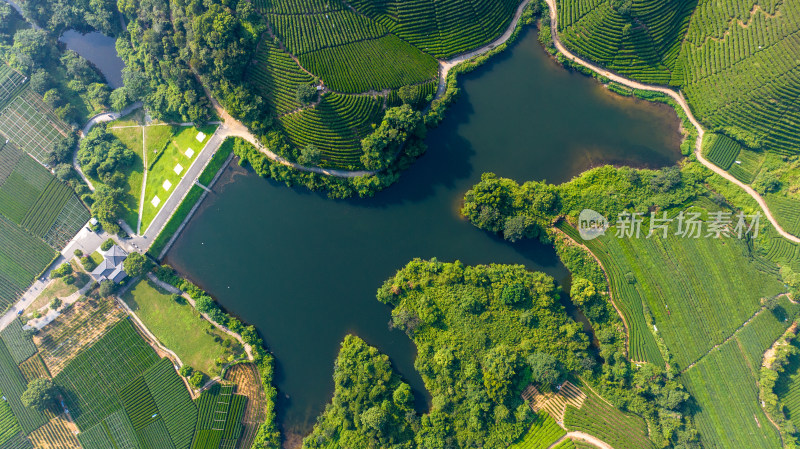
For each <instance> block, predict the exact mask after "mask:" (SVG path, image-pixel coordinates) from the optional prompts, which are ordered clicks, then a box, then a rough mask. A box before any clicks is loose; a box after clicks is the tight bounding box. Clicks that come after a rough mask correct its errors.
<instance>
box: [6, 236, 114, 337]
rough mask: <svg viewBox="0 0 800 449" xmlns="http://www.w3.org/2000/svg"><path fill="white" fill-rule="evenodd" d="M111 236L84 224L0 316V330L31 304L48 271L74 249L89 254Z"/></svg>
mask: <svg viewBox="0 0 800 449" xmlns="http://www.w3.org/2000/svg"><path fill="white" fill-rule="evenodd" d="M110 237H111V236H110V235H109V234H107V233H105V232H102V233H100V234H98V233H96V232H92V231H89V230H87V229H86V226H84V227H82V228H81V230H80V231H79V232H78V233H77V234H76V235H75V237H73V238H72V240H70V242H69V243H67V246H65V247H64V249H63V250H61V255H60V256H59V257H58V258H57V259H56V260H55V261H54V262H53V263H51V264H50V266H49V267H48V268H47V270H46V271H45V272H44V274H43V275H42V276H40V277H39V279H36V280H35V281H34V282H33V284H32V285H31V286H30V287H29V288H28V290H26V291H25V293H23V294H22V297H21V298H20V299H19V301H17V303H16V304H15V305H13V306H11V308H10V309H8V311H6V313H4V314H3V316H1V317H0V330H3V329H5V328H6V327H7V326H8V325H9V324H11V322H12V321H14V319H16V318H17V314H18V313H19V312H20V311H23V310H25V309H27V308H28V307H30V305H31V304H33V301H35V300H36V298H38V297H39V295H40V294H41V293H42V291H43V290H44V289H45V288H46V287H47V284H48V283H49V282H50V272H51V271H52V270H53V269H55V268H58V267H59V266H60V265H61V264H63V263H64V262H69V261H70V260H72V259H73V258H74V257H75V250H76V249H80V250H81V251H83V253H84V254H91V253H93V252H94V251H96V250H97V248H99V247H100V245H101V244H102V243H103V242H104V241H105V240H107V239H108V238H110Z"/></svg>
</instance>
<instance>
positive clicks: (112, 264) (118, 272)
mask: <svg viewBox="0 0 800 449" xmlns="http://www.w3.org/2000/svg"><path fill="white" fill-rule="evenodd" d="M100 254H102V255H103V261H102V262H100V263H99V264H98V265H97V267H96V268H95V269H94V270H92V273H91V275H92V277H93V278H94V279H95V280H97V282H100V281H104V280H106V279H108V280H111V281H113V282H116V283H119V282H121V281H122V280H123V279H125V278H126V277H128V274H127V273H125V269H124V268H123V267H122V262H124V261H125V259H127V258H128V253H126V252H125V250H123V249H122V248H120V247H119V246H117V245H114V246H112V247H111V248H109V249H108V251H105V252H103V251H101V252H100Z"/></svg>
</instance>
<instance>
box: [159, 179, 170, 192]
mask: <svg viewBox="0 0 800 449" xmlns="http://www.w3.org/2000/svg"><path fill="white" fill-rule="evenodd" d="M161 187H163V188H164V190H166V191H167V192H169V189H171V188H172V183H171V182H169V179H165V180H164V184H161Z"/></svg>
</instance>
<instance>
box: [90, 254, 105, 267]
mask: <svg viewBox="0 0 800 449" xmlns="http://www.w3.org/2000/svg"><path fill="white" fill-rule="evenodd" d="M89 258H90V259H92V260H93V261H94V263H96V264H97V265H100V262H102V261H103V256H102V255H101V254H100V253H99V252H97V251H95V252H93V253H92V254H89Z"/></svg>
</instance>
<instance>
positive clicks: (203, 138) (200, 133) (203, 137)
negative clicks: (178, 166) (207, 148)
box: [197, 132, 206, 143]
mask: <svg viewBox="0 0 800 449" xmlns="http://www.w3.org/2000/svg"><path fill="white" fill-rule="evenodd" d="M204 140H206V135H205V134H203V133H202V132H199V133H197V141H198V142H200V143H203V141H204Z"/></svg>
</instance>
